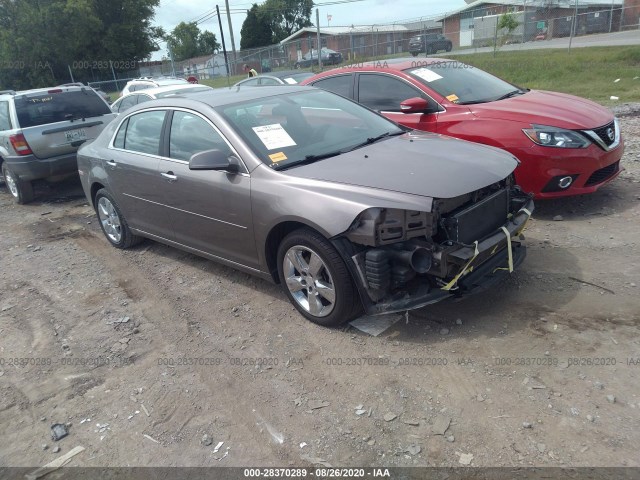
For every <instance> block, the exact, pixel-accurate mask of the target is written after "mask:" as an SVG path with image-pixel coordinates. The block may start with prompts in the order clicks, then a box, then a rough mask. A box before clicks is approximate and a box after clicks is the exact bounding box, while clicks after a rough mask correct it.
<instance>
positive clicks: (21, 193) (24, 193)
mask: <svg viewBox="0 0 640 480" xmlns="http://www.w3.org/2000/svg"><path fill="white" fill-rule="evenodd" d="M2 176H3V177H4V182H5V184H6V186H7V189H8V190H9V193H10V194H11V196H12V197H13V199H14V200H15V201H16V203H19V204H25V203H29V202H30V201H32V200H33V185H32V184H31V182H29V181H27V180H22V179H21V178H20V177H19V176H18V175H16V174H15V173H13V172H12V171H11V170H10V169H9V167H7V164H6V163H3V164H2Z"/></svg>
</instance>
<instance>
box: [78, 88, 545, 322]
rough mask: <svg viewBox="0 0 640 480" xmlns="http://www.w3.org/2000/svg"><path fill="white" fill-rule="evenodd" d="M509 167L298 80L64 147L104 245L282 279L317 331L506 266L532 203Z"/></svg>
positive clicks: (150, 112)
mask: <svg viewBox="0 0 640 480" xmlns="http://www.w3.org/2000/svg"><path fill="white" fill-rule="evenodd" d="M516 166H517V160H516V159H515V158H514V157H513V156H512V155H510V154H509V153H506V152H504V151H502V150H498V149H494V148H491V147H487V146H482V145H477V144H473V143H469V142H465V141H461V140H455V139H453V138H450V137H444V136H439V135H435V134H430V133H422V132H415V131H410V130H408V129H405V128H402V127H399V126H398V125H396V124H395V123H392V122H390V121H388V120H386V119H385V118H383V117H382V116H380V115H378V114H377V113H374V112H372V111H370V110H368V109H366V108H364V107H362V106H360V105H357V104H355V103H353V102H351V101H350V100H347V99H345V98H342V97H340V96H337V95H334V94H332V93H329V92H325V91H320V90H315V89H312V88H307V87H273V88H272V87H265V88H261V89H251V88H244V89H243V88H239V89H237V90H235V91H228V90H224V91H212V92H206V93H204V92H203V93H201V94H194V95H190V96H188V97H184V98H179V97H172V98H165V99H160V100H154V101H151V102H147V103H145V104H143V105H139V106H138V107H134V108H132V109H131V110H129V111H128V112H126V114H125V115H121V117H120V118H118V119H117V120H116V121H114V122H112V123H111V124H110V125H109V126H108V127H107V128H106V129H105V130H104V132H103V133H102V134H101V135H100V136H99V137H98V138H97V139H96V140H95V141H94V142H92V143H90V144H88V145H85V146H83V147H82V148H81V149H80V153H79V156H78V167H79V171H80V177H81V180H82V185H83V188H84V191H85V193H86V196H87V198H88V199H89V201H90V202H91V204H92V205H93V206H94V208H95V209H96V213H97V215H98V218H99V220H100V225H101V227H102V230H103V232H104V234H105V236H106V238H107V240H108V241H109V242H110V243H111V244H112V245H113V246H115V247H117V248H127V247H131V246H133V245H135V244H136V243H138V242H139V241H141V240H142V239H143V238H145V237H146V238H150V239H153V240H156V241H159V242H163V243H166V244H168V245H172V246H175V247H177V248H181V249H183V250H186V251H188V252H192V253H194V254H196V255H201V256H203V257H206V258H209V259H212V260H215V261H219V262H222V263H224V264H226V265H229V266H231V267H234V268H237V269H240V270H243V271H245V272H249V273H252V274H255V275H258V276H260V277H262V278H264V279H267V280H270V281H272V282H275V283H280V284H281V285H282V286H283V289H284V292H285V293H286V295H287V297H288V298H289V300H290V301H291V303H292V304H293V305H294V306H295V307H296V308H297V309H298V311H299V312H300V313H301V314H302V315H303V316H305V317H306V318H307V319H309V320H311V321H313V322H315V323H318V324H321V325H325V326H333V325H339V324H341V323H343V322H345V321H348V320H350V319H352V318H354V317H355V316H357V315H359V314H361V313H363V312H365V313H369V314H380V313H387V312H395V311H404V310H408V309H414V308H419V307H422V306H424V305H428V304H430V303H434V302H437V301H440V300H443V299H445V298H448V297H451V296H454V295H463V294H466V293H472V292H474V291H478V290H482V289H485V288H487V287H489V286H491V285H493V284H495V283H497V282H498V281H500V280H501V279H503V278H504V277H506V276H508V275H509V273H510V272H512V271H513V269H514V268H516V267H517V266H518V265H519V264H520V263H521V262H522V260H523V259H524V256H525V247H524V246H523V245H521V243H520V241H519V237H520V233H521V232H522V230H523V229H524V227H525V224H526V222H527V220H528V219H529V217H530V216H531V212H532V211H533V202H532V200H531V197H530V196H529V195H525V194H523V193H522V192H521V191H520V190H518V188H517V187H515V186H514V184H513V180H512V172H513V170H514V169H515V167H516Z"/></svg>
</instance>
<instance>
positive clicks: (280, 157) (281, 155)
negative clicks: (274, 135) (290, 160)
mask: <svg viewBox="0 0 640 480" xmlns="http://www.w3.org/2000/svg"><path fill="white" fill-rule="evenodd" d="M269 158H270V159H271V161H272V162H273V163H276V162H281V161H283V160H286V159H287V156H286V155H285V154H284V152H278V153H272V154H271V155H269Z"/></svg>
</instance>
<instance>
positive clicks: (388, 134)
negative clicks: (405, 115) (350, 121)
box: [347, 130, 407, 152]
mask: <svg viewBox="0 0 640 480" xmlns="http://www.w3.org/2000/svg"><path fill="white" fill-rule="evenodd" d="M405 133H407V132H405V131H404V130H400V131H399V132H384V133H381V134H380V135H378V136H375V137H369V138H367V139H366V140H365V141H364V142H362V143H359V144H357V145H354V146H353V147H351V148H350V149H349V150H347V152H351V151H353V150H357V149H358V148H362V147H366V146H367V145H371V144H372V143H376V142H377V141H378V140H382V139H383V138H387V137H395V136H398V135H403V134H405Z"/></svg>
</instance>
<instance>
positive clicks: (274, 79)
mask: <svg viewBox="0 0 640 480" xmlns="http://www.w3.org/2000/svg"><path fill="white" fill-rule="evenodd" d="M311 77H313V73H311V72H299V71H297V70H293V71H284V72H271V73H269V74H268V75H258V76H257V77H251V78H245V79H244V80H241V81H239V82H238V83H236V84H235V85H234V87H240V86H242V87H266V86H274V85H295V84H296V83H300V82H302V81H303V80H306V79H307V78H311Z"/></svg>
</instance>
